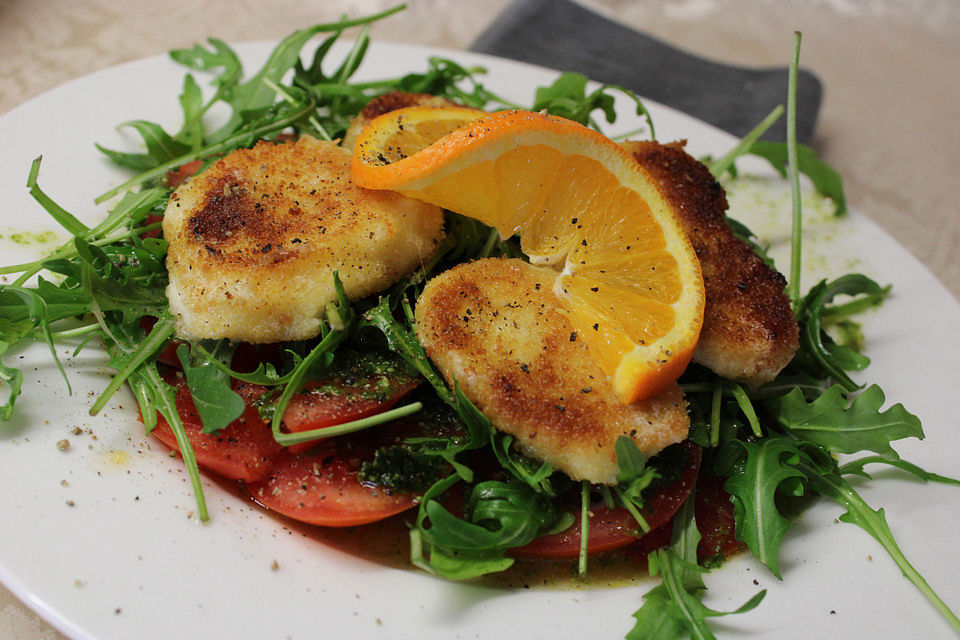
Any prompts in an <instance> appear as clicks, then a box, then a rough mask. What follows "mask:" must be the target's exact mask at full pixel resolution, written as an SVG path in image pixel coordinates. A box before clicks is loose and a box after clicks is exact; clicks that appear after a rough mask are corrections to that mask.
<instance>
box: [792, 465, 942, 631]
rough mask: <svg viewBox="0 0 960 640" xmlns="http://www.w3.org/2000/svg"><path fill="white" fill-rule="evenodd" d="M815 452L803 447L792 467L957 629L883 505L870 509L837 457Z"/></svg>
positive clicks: (841, 518) (842, 519)
mask: <svg viewBox="0 0 960 640" xmlns="http://www.w3.org/2000/svg"><path fill="white" fill-rule="evenodd" d="M818 453H819V452H817V451H816V450H814V451H810V450H809V449H808V450H805V451H804V455H801V456H799V457H798V459H797V460H796V461H795V462H794V463H793V465H794V467H795V468H796V469H797V470H798V471H800V472H802V473H803V474H804V476H805V478H806V480H807V482H808V483H809V485H810V487H811V488H812V489H814V490H815V491H817V492H818V493H820V494H821V495H823V496H825V497H827V498H830V499H831V500H834V501H836V502H837V503H839V504H840V505H841V506H843V507H844V509H846V511H845V513H843V515H841V516H840V520H841V521H843V522H847V523H850V524H855V525H857V526H858V527H860V528H861V529H863V530H864V531H866V532H867V533H869V534H870V536H871V537H873V538H874V539H875V540H876V541H877V542H879V543H880V545H881V546H883V548H884V549H885V550H886V551H887V553H888V554H890V557H891V558H892V559H893V561H894V562H895V563H896V564H897V566H898V567H900V570H901V571H903V575H904V576H905V577H906V578H907V579H908V580H910V582H912V583H913V584H914V586H916V587H917V589H919V590H920V592H921V593H922V594H923V595H924V596H925V597H926V598H927V599H928V600H929V601H930V603H931V604H933V606H934V607H935V608H936V609H937V610H938V611H939V612H940V614H941V615H942V616H943V617H944V619H945V620H946V621H947V622H948V623H949V624H950V626H951V627H953V629H954V630H955V631H956V632H958V633H960V619H958V618H957V616H956V615H955V614H954V613H953V612H952V611H951V610H950V608H949V607H948V606H947V605H946V603H945V602H943V600H941V599H940V596H938V595H937V594H936V592H934V590H933V589H931V588H930V585H928V584H927V581H926V580H925V579H924V578H923V576H922V575H920V573H919V572H918V571H917V570H916V569H915V568H914V567H913V565H911V564H910V562H909V561H908V560H907V558H906V556H905V555H904V554H903V551H902V550H901V549H900V546H899V545H898V544H897V541H896V540H895V539H894V537H893V532H892V531H891V530H890V525H889V524H888V523H887V517H886V515H885V514H884V511H883V508H880V509H873V508H872V507H871V506H870V505H869V504H867V502H866V501H865V500H864V499H863V498H862V497H860V494H858V493H857V492H856V491H855V490H854V488H853V487H852V486H851V485H850V483H849V482H847V481H846V480H845V479H844V478H843V477H842V476H841V475H840V473H839V471H838V469H837V463H836V461H835V460H834V459H833V458H831V457H830V456H829V455H826V454H822V453H819V455H818ZM807 454H809V455H807Z"/></svg>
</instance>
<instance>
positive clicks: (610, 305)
mask: <svg viewBox="0 0 960 640" xmlns="http://www.w3.org/2000/svg"><path fill="white" fill-rule="evenodd" d="M352 171H353V178H354V181H356V182H357V183H358V184H360V185H361V186H363V187H366V188H369V189H393V190H396V191H399V192H401V193H403V194H405V195H407V196H411V197H413V198H417V199H420V200H425V201H427V202H430V203H433V204H436V205H439V206H441V207H444V208H447V209H450V210H451V211H455V212H457V213H460V214H463V215H466V216H469V217H472V218H475V219H477V220H480V221H482V222H484V223H486V224H488V225H491V226H493V227H495V228H496V229H497V230H498V231H499V233H500V235H501V236H502V237H504V238H507V237H510V236H513V235H514V234H519V235H520V244H521V248H522V249H523V251H524V253H526V254H527V256H529V258H530V262H532V263H535V264H541V265H552V266H553V267H554V268H555V269H557V271H558V276H557V279H556V281H555V283H554V291H555V293H556V294H557V296H558V297H559V298H560V301H561V304H562V305H563V307H564V309H565V310H566V311H567V313H568V317H569V319H570V322H571V324H572V325H573V328H574V329H575V330H576V332H577V334H578V335H579V336H581V337H582V338H584V339H585V340H586V341H587V344H588V345H589V347H590V351H591V354H592V356H593V357H594V358H595V359H596V361H597V362H598V364H599V365H600V366H601V367H602V368H603V370H604V371H605V372H606V373H607V374H608V375H610V376H611V377H612V379H613V383H614V387H615V389H616V391H617V394H618V395H619V396H620V398H622V399H623V400H624V401H625V402H634V401H637V400H640V399H643V398H646V397H650V396H652V395H654V394H656V393H658V392H659V391H661V390H663V389H664V388H665V387H666V386H667V385H668V384H670V383H671V382H672V381H673V380H675V379H676V378H677V377H678V376H679V375H680V374H681V373H682V372H683V370H684V369H685V368H686V366H687V364H688V363H689V362H690V358H691V357H692V355H693V350H694V348H695V347H696V343H697V338H698V336H699V334H700V327H701V325H702V323H703V304H704V293H703V280H702V277H701V274H700V263H699V262H698V261H697V256H696V254H695V253H694V250H693V248H692V247H691V245H690V242H689V240H688V239H687V237H686V235H685V234H684V232H683V229H682V228H681V226H680V223H679V222H678V220H677V216H676V214H675V213H674V212H673V210H672V208H671V206H670V204H669V203H668V201H667V199H666V198H665V197H664V195H663V193H662V192H661V191H660V189H659V187H658V186H657V184H656V182H655V181H654V180H653V178H651V177H650V175H648V174H647V173H646V171H645V170H644V169H643V168H642V167H641V166H640V165H639V164H637V162H636V161H634V160H633V159H632V158H631V157H630V156H629V155H628V154H627V153H626V152H625V151H623V150H622V149H621V148H620V147H619V146H618V145H617V144H616V143H615V142H613V141H611V140H609V139H608V138H606V137H604V136H603V135H602V134H600V133H597V132H596V131H594V130H592V129H589V128H587V127H584V126H582V125H580V124H577V123H575V122H571V121H569V120H565V119H563V118H557V117H553V116H548V115H544V114H539V113H533V112H528V111H501V112H498V113H492V114H484V113H481V112H477V111H474V110H472V109H464V108H431V107H411V108H408V109H400V110H397V111H393V112H390V113H386V114H384V115H382V116H380V117H379V118H376V119H375V120H373V121H372V122H371V123H370V124H369V125H367V127H366V128H364V130H363V132H362V133H361V134H360V137H359V139H358V140H357V144H356V147H355V149H354V155H353V165H352Z"/></svg>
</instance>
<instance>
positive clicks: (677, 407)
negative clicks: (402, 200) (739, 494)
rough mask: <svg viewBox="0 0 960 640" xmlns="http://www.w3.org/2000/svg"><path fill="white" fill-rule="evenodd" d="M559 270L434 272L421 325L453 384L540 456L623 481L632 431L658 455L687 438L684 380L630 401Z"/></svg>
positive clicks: (496, 264) (474, 267)
mask: <svg viewBox="0 0 960 640" xmlns="http://www.w3.org/2000/svg"><path fill="white" fill-rule="evenodd" d="M556 277H557V272H556V271H554V270H552V269H549V268H544V267H535V266H532V265H530V264H527V263H526V262H523V261H522V260H516V259H493V258H488V259H484V260H477V261H475V262H470V263H465V264H461V265H458V266H456V267H454V268H453V269H450V270H448V271H445V272H444V273H441V274H440V275H438V276H436V277H435V278H433V279H432V280H430V281H429V282H428V283H427V285H426V287H425V288H424V290H423V293H422V294H421V295H420V298H419V300H418V301H417V306H416V334H417V338H418V339H419V341H420V343H421V344H422V345H423V347H424V350H425V351H426V353H427V355H428V356H429V357H430V359H431V360H432V361H433V362H434V363H435V364H436V365H437V367H438V368H439V369H440V371H441V372H442V374H443V375H444V377H445V378H446V379H447V381H448V382H450V383H451V384H452V383H453V382H454V381H456V383H457V384H459V386H460V388H461V389H462V390H463V393H464V394H465V395H466V397H467V398H469V399H470V401H471V402H473V403H474V404H475V405H476V406H477V408H478V409H480V411H481V412H483V414H484V415H485V416H486V417H487V418H489V419H490V421H491V422H492V423H493V425H494V426H495V427H496V428H497V429H499V430H501V431H504V432H506V433H509V434H511V435H513V436H514V437H515V438H516V440H517V443H518V444H519V446H520V447H521V449H522V450H523V451H524V452H525V453H526V454H527V455H530V456H531V457H534V458H536V459H539V460H545V461H546V462H549V463H550V464H551V465H553V467H554V468H555V469H559V470H561V471H563V472H565V473H566V474H567V475H569V476H570V477H571V478H573V479H575V480H589V481H590V482H595V483H602V484H615V483H616V481H617V473H618V467H617V461H616V453H615V450H614V444H615V442H616V440H617V438H618V437H619V436H621V435H625V436H628V437H630V438H631V439H633V441H634V442H635V443H636V444H637V446H638V447H639V449H640V450H641V451H642V452H644V453H645V454H647V455H653V454H655V453H657V452H659V451H660V450H662V449H664V448H665V447H667V446H669V445H671V444H674V443H676V442H681V441H683V440H684V439H686V437H687V431H688V429H689V418H688V417H687V410H686V402H685V401H684V399H683V393H682V392H681V391H680V387H679V386H678V385H677V384H676V383H672V384H671V385H670V386H669V387H668V388H667V389H666V390H665V391H663V392H661V393H660V394H659V395H657V396H654V397H652V398H649V399H647V400H644V401H641V402H638V403H634V404H624V403H623V402H621V401H620V400H619V399H618V398H617V396H616V393H615V392H614V389H613V384H612V382H611V381H610V379H609V377H608V376H607V375H606V374H605V373H604V372H603V371H602V370H601V369H600V367H599V366H598V365H597V364H596V363H595V362H594V360H593V358H592V357H591V355H590V351H589V349H588V347H587V345H586V343H585V342H584V341H583V340H582V339H579V337H578V334H577V332H576V331H575V330H574V328H573V327H572V325H571V324H570V322H569V320H568V319H567V317H566V315H565V312H564V311H563V310H562V309H561V307H560V302H559V300H558V299H557V297H556V296H555V294H554V293H553V285H554V281H555V280H556Z"/></svg>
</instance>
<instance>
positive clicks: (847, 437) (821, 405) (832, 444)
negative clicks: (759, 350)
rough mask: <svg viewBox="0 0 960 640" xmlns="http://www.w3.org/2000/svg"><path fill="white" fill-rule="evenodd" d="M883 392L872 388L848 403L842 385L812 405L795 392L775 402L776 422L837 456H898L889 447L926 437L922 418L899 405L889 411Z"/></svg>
mask: <svg viewBox="0 0 960 640" xmlns="http://www.w3.org/2000/svg"><path fill="white" fill-rule="evenodd" d="M883 402H884V395H883V391H882V390H881V389H880V387H879V386H877V385H871V386H870V387H869V388H868V389H867V390H866V391H864V392H863V393H861V394H860V395H858V396H856V397H855V398H854V399H853V401H852V402H850V403H849V406H848V402H847V397H846V393H845V392H844V390H843V389H842V387H840V386H839V385H834V386H832V387H830V388H829V389H827V391H826V392H824V393H823V395H821V396H820V397H819V398H817V399H816V400H814V401H813V402H811V403H807V401H806V400H804V397H803V393H802V392H801V391H800V390H799V389H794V390H793V391H791V392H790V393H788V394H786V395H785V396H783V397H782V398H780V399H779V401H777V402H774V403H772V404H774V405H775V406H776V409H775V410H774V413H775V415H776V416H777V420H778V421H779V422H780V424H782V425H783V426H784V427H786V428H787V429H788V430H789V431H790V432H791V433H793V434H794V435H795V436H797V437H798V438H800V439H802V440H806V441H809V442H814V443H816V444H818V445H820V446H822V447H823V448H824V449H826V450H827V451H832V452H834V453H857V452H859V451H865V450H867V451H873V452H875V453H879V454H881V455H883V456H885V457H887V458H896V457H897V454H896V452H895V451H894V450H893V448H892V447H891V446H890V443H891V442H892V441H894V440H900V439H901V438H921V439H922V438H923V428H922V427H921V426H920V419H919V418H917V416H915V415H913V414H912V413H910V412H908V411H907V410H906V409H904V408H903V405H902V404H896V405H894V406H892V407H890V408H889V409H887V410H886V411H880V407H881V406H883Z"/></svg>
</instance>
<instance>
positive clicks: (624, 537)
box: [510, 440, 700, 559]
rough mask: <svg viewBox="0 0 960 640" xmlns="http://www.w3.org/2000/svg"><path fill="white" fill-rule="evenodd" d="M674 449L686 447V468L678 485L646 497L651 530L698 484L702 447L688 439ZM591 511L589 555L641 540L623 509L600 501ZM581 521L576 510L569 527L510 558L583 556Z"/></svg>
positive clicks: (644, 513) (645, 510)
mask: <svg viewBox="0 0 960 640" xmlns="http://www.w3.org/2000/svg"><path fill="white" fill-rule="evenodd" d="M674 446H676V447H683V448H684V450H685V452H686V455H687V466H686V467H685V468H684V470H683V472H682V473H681V474H680V477H679V478H677V480H676V481H675V482H673V483H672V484H669V485H667V486H665V487H662V488H661V489H660V490H659V491H657V492H655V493H654V494H653V495H651V496H650V497H649V498H647V500H646V504H645V506H644V508H643V509H642V510H641V511H640V515H642V516H643V518H644V520H646V521H647V524H648V525H650V528H651V529H652V530H654V529H657V528H658V527H660V526H661V525H663V524H664V523H666V522H668V521H669V520H670V519H671V518H672V517H673V514H674V513H676V512H677V509H679V508H680V505H682V504H683V501H684V500H686V499H687V496H688V495H690V491H691V490H692V489H693V486H694V484H695V483H696V481H697V472H698V471H699V469H700V447H698V446H697V445H695V444H694V443H692V442H690V441H689V440H688V441H686V442H682V443H680V444H678V445H674ZM590 512H591V513H592V514H593V517H591V518H590V531H589V533H588V536H587V553H588V554H593V553H600V552H602V551H613V550H615V549H622V548H623V547H626V546H629V545H631V544H633V543H635V542H636V541H637V539H638V537H641V536H637V521H636V520H634V518H633V516H632V515H630V512H629V511H627V510H626V509H624V508H623V507H616V508H614V509H610V508H609V507H607V506H606V505H605V504H603V503H602V502H601V503H599V504H597V505H591V507H590ZM580 522H581V518H580V512H579V511H578V510H577V511H575V512H574V523H573V524H572V525H571V526H570V527H569V528H567V529H566V530H564V531H561V532H560V533H556V534H552V535H549V536H542V537H540V538H537V539H536V540H534V541H533V542H531V543H530V544H528V545H525V546H523V547H518V548H516V549H512V550H511V552H510V555H513V556H517V557H520V558H553V559H561V558H576V557H577V556H579V555H580ZM651 533H652V531H651ZM648 535H649V534H648ZM668 541H669V538H668Z"/></svg>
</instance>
